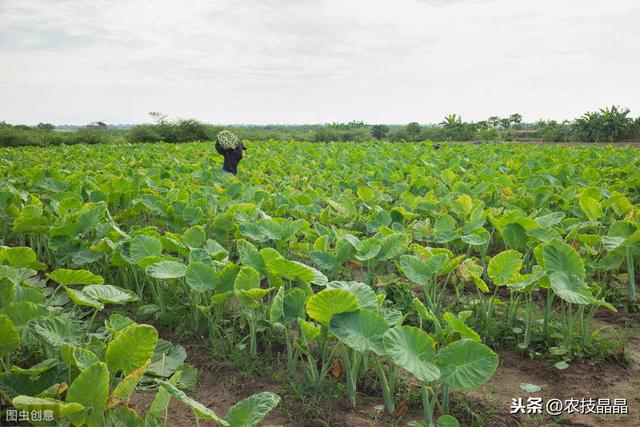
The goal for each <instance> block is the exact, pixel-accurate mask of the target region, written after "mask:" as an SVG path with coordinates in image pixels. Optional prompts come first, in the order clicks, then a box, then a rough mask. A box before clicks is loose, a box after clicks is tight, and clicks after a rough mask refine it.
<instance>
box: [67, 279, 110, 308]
mask: <svg viewBox="0 0 640 427" xmlns="http://www.w3.org/2000/svg"><path fill="white" fill-rule="evenodd" d="M97 286H102V285H97ZM64 290H65V291H66V292H67V295H69V297H70V298H71V301H73V303H74V304H75V305H81V306H85V307H93V308H95V309H96V310H102V309H104V305H103V304H102V303H101V302H100V301H98V300H97V299H95V298H93V297H91V296H89V295H87V294H86V293H84V292H83V291H82V290H75V289H73V288H69V287H67V286H65V287H64Z"/></svg>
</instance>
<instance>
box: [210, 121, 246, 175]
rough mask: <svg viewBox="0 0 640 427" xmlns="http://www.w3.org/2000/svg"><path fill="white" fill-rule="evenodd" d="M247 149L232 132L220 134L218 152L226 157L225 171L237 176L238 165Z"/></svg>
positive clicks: (221, 132)
mask: <svg viewBox="0 0 640 427" xmlns="http://www.w3.org/2000/svg"><path fill="white" fill-rule="evenodd" d="M246 149H247V147H245V146H244V144H243V143H242V141H240V139H239V138H238V137H237V136H236V135H235V134H234V133H233V132H231V131H230V130H223V131H220V132H218V135H217V137H216V151H217V152H218V154H220V155H222V157H224V163H223V164H222V170H223V171H225V172H229V173H232V174H234V175H237V174H238V163H240V160H242V154H243V152H244V150H246Z"/></svg>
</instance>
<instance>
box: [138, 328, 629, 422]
mask: <svg viewBox="0 0 640 427" xmlns="http://www.w3.org/2000/svg"><path fill="white" fill-rule="evenodd" d="M621 320H622V319H620V318H609V317H607V318H604V319H598V322H599V324H602V325H605V326H611V327H615V328H618V327H619V325H620V323H621ZM634 320H635V319H634ZM632 323H633V324H635V325H637V323H636V322H632ZM628 330H630V329H628ZM630 331H631V335H630V337H629V339H628V341H627V343H626V345H625V348H624V355H621V357H620V358H619V359H620V360H621V361H620V362H606V363H599V364H596V363H593V364H590V363H587V362H574V363H572V364H571V365H570V367H569V368H567V369H565V370H559V369H557V368H555V367H554V366H553V363H552V362H549V361H545V360H540V359H533V360H532V359H529V358H528V357H526V356H525V355H523V354H522V353H520V352H517V351H511V350H510V351H499V352H498V354H499V356H500V365H499V367H498V370H497V371H496V373H495V375H494V376H493V378H492V379H491V380H490V381H489V382H487V383H486V384H484V385H483V386H482V387H481V388H480V389H479V390H476V391H473V392H464V393H461V392H460V393H454V394H453V397H452V406H451V410H452V413H453V414H454V415H456V416H457V417H458V419H459V420H461V425H463V426H476V425H487V426H500V427H510V426H527V427H528V426H561V425H572V426H589V427H597V426H607V427H616V426H621V427H622V426H625V427H627V426H640V337H639V336H638V332H640V330H639V329H638V328H637V326H636V328H635V329H634V330H630ZM163 335H165V336H166V338H168V339H172V338H173V337H171V336H169V335H170V333H169V334H167V333H163ZM174 341H175V340H174ZM182 345H184V346H185V348H186V349H187V352H188V354H189V359H188V361H189V363H191V364H193V365H194V366H195V367H196V368H198V370H199V383H198V387H197V390H195V391H193V392H190V393H188V394H189V395H190V396H192V397H194V398H195V399H196V400H198V401H199V402H201V403H203V404H204V405H206V406H208V407H210V408H212V409H213V410H214V411H216V413H218V414H219V415H224V414H226V412H227V411H228V409H229V408H230V407H231V406H233V405H234V404H235V403H236V402H238V401H239V400H241V399H244V398H246V397H248V396H250V395H251V394H254V393H258V392H261V391H273V392H276V393H279V394H280V395H281V396H282V401H281V403H280V404H279V405H278V407H277V408H275V409H274V410H273V411H272V412H271V413H270V414H269V415H268V416H267V417H266V418H265V420H264V421H263V423H261V425H277V426H311V427H315V426H326V425H331V426H344V427H347V426H348V427H351V426H367V427H368V426H396V425H398V426H399V425H406V424H407V422H408V421H411V420H420V419H421V408H420V407H419V406H417V405H412V404H411V403H410V402H406V401H401V402H396V405H397V408H398V409H397V415H396V417H394V418H388V417H385V416H383V415H382V414H381V413H380V406H381V405H382V404H383V402H382V398H381V397H380V396H379V394H378V393H375V392H372V391H370V390H367V387H366V386H365V387H362V389H363V390H362V391H363V393H362V395H360V396H359V397H358V406H357V409H356V410H353V409H352V408H351V407H350V406H349V405H348V403H347V402H346V401H344V400H342V401H339V402H337V404H335V406H334V408H333V413H332V414H322V418H323V420H320V419H318V420H314V419H312V418H310V417H309V416H308V414H307V415H305V407H304V402H300V401H296V400H295V399H293V398H292V397H291V396H290V395H289V394H288V392H287V390H286V389H285V387H284V386H283V385H282V383H281V382H280V381H278V380H277V379H276V378H274V375H272V374H273V372H264V374H259V375H255V376H250V375H247V374H246V373H243V372H241V371H239V370H237V369H234V368H232V367H230V366H229V365H224V364H219V363H218V362H216V361H215V360H214V359H213V358H212V357H211V356H209V354H208V352H207V350H206V348H205V347H203V346H202V345H201V344H199V343H196V342H186V343H185V342H183V343H182ZM523 383H529V384H535V385H538V386H540V387H541V388H542V389H541V391H539V392H536V393H527V392H525V391H523V390H522V389H521V388H520V386H521V384H523ZM154 395H155V393H151V392H149V393H146V392H137V393H136V394H135V395H134V396H133V399H132V404H131V406H132V407H133V408H135V409H137V410H138V411H140V412H142V413H144V412H145V410H146V409H147V408H148V407H149V405H150V404H151V401H152V400H153V397H154ZM519 397H521V398H523V400H524V401H525V402H526V400H527V398H528V397H542V398H543V399H544V400H543V402H546V401H547V399H550V398H555V399H561V400H562V401H564V400H567V399H582V398H587V399H589V398H591V399H598V398H610V399H612V400H613V399H615V398H626V399H627V402H628V405H629V414H628V415H602V414H580V413H573V414H566V413H564V414H563V415H561V416H555V417H554V416H551V415H548V414H546V413H543V414H542V415H537V414H533V415H530V414H510V408H511V404H512V399H513V398H519ZM470 413H472V414H474V415H473V416H470V415H469V414H470ZM327 420H328V421H327ZM167 425H169V426H176V427H181V426H194V425H196V422H195V418H194V416H193V414H192V412H191V410H190V409H189V408H188V407H186V406H185V405H184V404H182V403H180V402H178V401H176V400H175V399H172V400H171V403H170V405H169V411H168V420H167ZM200 425H202V426H214V425H215V424H214V423H211V422H205V421H200Z"/></svg>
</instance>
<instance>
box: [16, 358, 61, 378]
mask: <svg viewBox="0 0 640 427" xmlns="http://www.w3.org/2000/svg"><path fill="white" fill-rule="evenodd" d="M59 363H60V362H58V359H46V360H43V361H42V362H40V363H38V364H36V365H33V366H32V367H30V368H26V369H25V368H21V367H19V366H16V365H13V366H12V367H11V372H14V373H16V374H25V375H29V376H31V377H35V376H36V375H40V374H41V373H43V372H45V371H48V370H49V369H51V368H53V367H54V366H58V364H59Z"/></svg>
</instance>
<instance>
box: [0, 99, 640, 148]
mask: <svg viewBox="0 0 640 427" xmlns="http://www.w3.org/2000/svg"><path fill="white" fill-rule="evenodd" d="M150 117H151V121H150V122H149V123H145V124H140V125H134V126H131V127H123V126H107V127H106V128H100V129H94V128H88V127H79V128H75V129H69V127H68V126H65V127H64V128H62V127H56V126H54V125H52V124H49V123H40V124H38V125H37V126H26V125H11V124H7V123H5V122H0V146H4V147H7V146H20V145H41V146H46V145H59V144H78V143H87V144H100V143H114V142H160V141H164V142H171V143H178V142H188V141H198V140H204V141H208V140H213V139H214V138H215V135H216V134H217V133H218V132H219V131H220V130H222V129H225V128H233V130H234V132H236V133H237V134H238V136H239V137H240V138H242V139H248V140H254V141H266V140H269V139H275V140H286V141H290V140H294V141H310V142H331V141H353V142H361V141H367V140H371V139H378V140H380V139H386V140H390V141H398V142H402V141H514V140H542V141H546V142H619V141H630V140H640V117H636V118H635V119H634V118H633V117H631V115H630V110H629V109H628V108H621V107H618V106H611V107H606V108H601V109H600V110H598V111H593V112H587V113H585V114H583V115H582V116H580V117H578V118H576V119H574V120H571V121H570V120H564V121H561V122H558V121H556V120H539V121H537V122H535V123H525V122H523V121H522V116H521V115H520V114H517V113H516V114H511V115H509V116H506V117H498V116H491V117H489V118H488V119H486V120H481V121H477V122H473V121H464V120H463V119H462V117H461V116H459V115H458V114H450V115H447V116H445V117H444V118H443V120H442V121H441V122H440V123H437V124H420V123H417V122H412V123H408V124H406V125H387V124H367V123H365V122H362V121H351V122H349V123H329V124H313V125H229V126H222V125H213V124H208V123H203V122H200V121H197V120H194V119H170V118H169V117H167V116H166V115H164V114H161V113H157V112H152V113H150Z"/></svg>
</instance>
